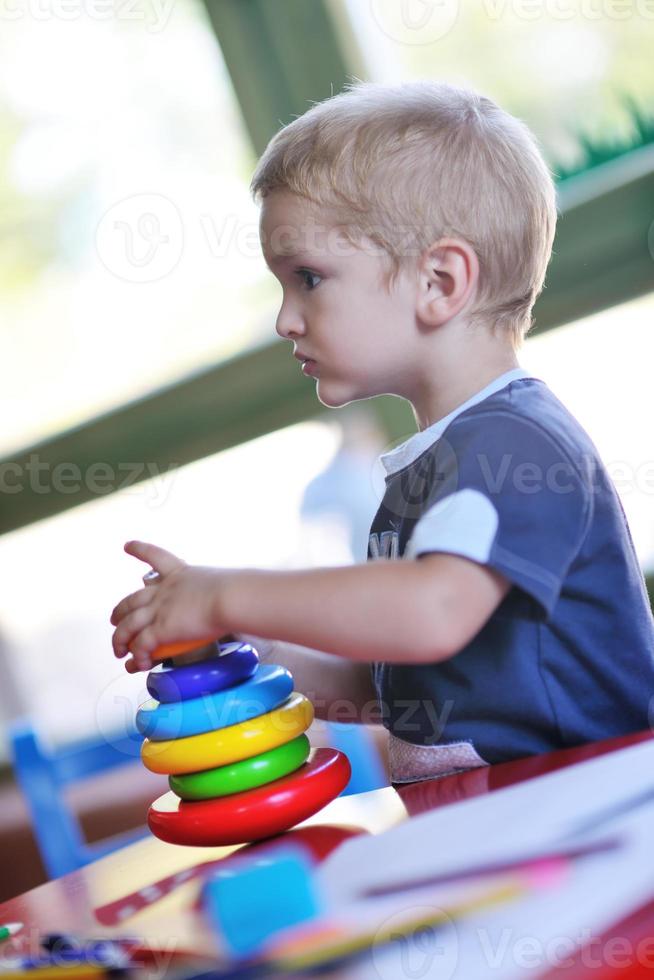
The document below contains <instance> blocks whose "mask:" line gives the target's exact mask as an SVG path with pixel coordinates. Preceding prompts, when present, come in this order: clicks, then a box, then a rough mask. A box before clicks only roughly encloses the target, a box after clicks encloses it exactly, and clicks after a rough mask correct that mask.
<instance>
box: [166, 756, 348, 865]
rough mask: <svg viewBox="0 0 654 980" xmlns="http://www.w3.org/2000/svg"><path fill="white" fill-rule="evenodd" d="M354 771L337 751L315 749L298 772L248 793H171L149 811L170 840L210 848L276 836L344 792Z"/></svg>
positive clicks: (175, 842)
mask: <svg viewBox="0 0 654 980" xmlns="http://www.w3.org/2000/svg"><path fill="white" fill-rule="evenodd" d="M351 774H352V771H351V768H350V763H349V760H348V758H347V756H346V755H344V754H343V753H342V752H339V751H338V750H337V749H314V750H313V751H312V753H311V756H310V757H309V759H308V760H307V762H305V763H304V765H302V766H300V768H299V769H296V771H295V772H293V773H290V775H288V776H284V777H283V778H282V779H276V780H275V781H274V782H272V783H268V784H267V785H266V786H258V787H257V788H256V789H249V790H246V791H244V792H243V793H234V794H233V795H232V796H223V797H219V798H218V799H214V800H199V801H190V800H180V799H179V797H178V796H176V795H175V794H174V793H165V794H164V795H163V796H160V797H159V799H157V800H155V801H154V803H153V804H152V806H151V807H150V810H149V812H148V826H149V827H150V830H151V831H152V833H153V834H154V835H155V837H158V838H159V839H160V840H164V841H167V842H168V843H169V844H198V845H204V846H208V847H213V846H220V845H225V844H245V843H248V842H249V841H254V840H261V839H262V838H264V837H272V836H273V835H274V834H280V833H282V831H284V830H288V829H289V828H290V827H293V826H295V824H297V823H300V822H301V821H302V820H306V819H307V818H308V817H310V816H312V814H314V813H317V812H318V810H320V809H322V807H324V806H326V805H327V803H331V801H332V800H333V799H335V798H336V797H337V796H338V794H339V793H341V792H342V791H343V790H344V789H345V787H346V786H347V784H348V782H349V781H350V776H351Z"/></svg>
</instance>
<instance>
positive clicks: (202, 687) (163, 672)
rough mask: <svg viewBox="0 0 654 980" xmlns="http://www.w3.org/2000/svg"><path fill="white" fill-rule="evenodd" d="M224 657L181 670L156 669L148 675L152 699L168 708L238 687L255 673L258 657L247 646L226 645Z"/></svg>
mask: <svg viewBox="0 0 654 980" xmlns="http://www.w3.org/2000/svg"><path fill="white" fill-rule="evenodd" d="M224 650H225V653H221V654H220V655H219V656H215V657H209V658H208V659H207V660H201V661H199V662H198V663H194V664H185V665H182V666H181V667H156V668H155V669H154V670H151V671H150V673H149V674H148V679H147V688H148V691H149V692H150V694H151V695H152V697H153V698H156V700H157V701H161V702H163V703H164V704H167V703H169V702H171V701H186V700H190V699H192V698H199V697H202V695H203V694H214V693H215V692H216V691H224V690H225V688H228V687H233V685H234V684H240V683H241V681H244V680H247V678H248V677H251V676H252V674H254V672H255V670H256V669H257V665H258V663H259V657H258V655H257V652H256V650H254V649H253V647H251V646H250V644H249V643H229V644H227V646H225V647H224Z"/></svg>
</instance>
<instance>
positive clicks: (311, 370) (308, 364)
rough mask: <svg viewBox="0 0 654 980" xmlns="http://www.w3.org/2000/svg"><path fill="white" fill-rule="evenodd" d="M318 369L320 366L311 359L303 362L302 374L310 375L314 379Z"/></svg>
mask: <svg viewBox="0 0 654 980" xmlns="http://www.w3.org/2000/svg"><path fill="white" fill-rule="evenodd" d="M317 368H318V365H317V364H316V362H315V361H313V360H311V358H307V359H306V360H304V361H302V374H308V375H309V376H310V377H313V375H314V374H315V372H316V370H317Z"/></svg>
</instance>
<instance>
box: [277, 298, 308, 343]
mask: <svg viewBox="0 0 654 980" xmlns="http://www.w3.org/2000/svg"><path fill="white" fill-rule="evenodd" d="M275 330H276V331H277V333H278V334H279V336H280V337H284V339H286V340H287V339H289V338H290V337H291V336H297V335H299V336H302V334H304V320H303V318H302V316H301V315H300V313H299V312H298V311H297V310H293V309H291V307H287V306H285V305H284V306H282V308H281V309H280V311H279V313H278V314H277V322H276V323H275Z"/></svg>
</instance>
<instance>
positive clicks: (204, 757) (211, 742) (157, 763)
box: [141, 691, 313, 775]
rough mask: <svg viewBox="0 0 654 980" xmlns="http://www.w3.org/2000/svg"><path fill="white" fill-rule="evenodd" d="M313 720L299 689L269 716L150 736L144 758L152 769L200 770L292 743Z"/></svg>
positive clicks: (142, 749) (142, 756)
mask: <svg viewBox="0 0 654 980" xmlns="http://www.w3.org/2000/svg"><path fill="white" fill-rule="evenodd" d="M312 721H313V705H312V703H311V702H310V701H309V699H308V698H305V696H304V695H303V694H300V693H299V692H297V691H295V692H294V693H293V694H292V695H291V696H290V697H289V698H287V699H286V701H284V703H283V704H282V705H280V706H279V708H275V710H274V711H269V712H268V713H267V714H265V715H259V716H258V717H256V718H250V719H249V720H248V721H242V722H241V723H240V724H239V725H230V726H229V727H228V728H219V729H217V731H214V732H205V733H203V734H202V735H189V736H188V737H187V738H176V739H169V740H166V741H162V742H158V741H153V740H152V739H149V738H146V739H145V740H144V742H143V744H142V746H141V759H142V760H143V765H144V766H145V768H146V769H149V770H150V771H151V772H163V773H166V774H168V775H169V774H171V773H172V774H175V775H177V773H184V772H199V771H200V770H202V769H213V768H215V767H216V766H224V765H228V764H229V763H231V762H240V760H241V759H249V758H250V756H252V755H259V754H260V753H261V752H267V751H268V749H274V748H276V747H277V746H278V745H283V744H284V743H286V742H290V741H291V739H293V738H296V737H297V736H298V735H301V734H302V732H305V731H306V730H307V728H308V727H309V725H310V724H311V722H312Z"/></svg>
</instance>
